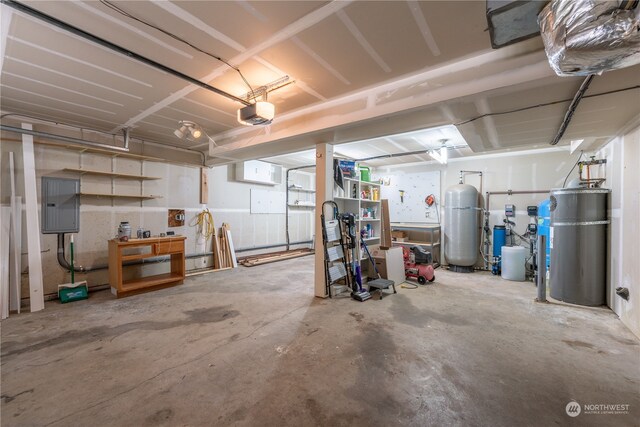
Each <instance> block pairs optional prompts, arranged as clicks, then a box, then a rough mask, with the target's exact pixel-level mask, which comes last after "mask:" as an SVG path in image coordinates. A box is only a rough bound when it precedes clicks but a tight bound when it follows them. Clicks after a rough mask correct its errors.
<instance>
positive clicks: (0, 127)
mask: <svg viewBox="0 0 640 427" xmlns="http://www.w3.org/2000/svg"><path fill="white" fill-rule="evenodd" d="M0 130H4V131H8V132H16V133H19V134H26V135H32V136H39V137H42V138H47V139H52V140H54V141H64V142H70V143H73V144H81V145H90V146H92V147H97V148H104V149H107V150H112V151H119V152H123V153H128V152H129V147H128V142H129V136H128V132H125V147H118V146H116V145H108V144H100V143H99V142H91V141H85V140H84V139H80V138H73V137H70V136H63V135H56V134H55V133H48V132H41V131H37V130H29V129H22V128H19V127H15V126H9V125H3V124H0Z"/></svg>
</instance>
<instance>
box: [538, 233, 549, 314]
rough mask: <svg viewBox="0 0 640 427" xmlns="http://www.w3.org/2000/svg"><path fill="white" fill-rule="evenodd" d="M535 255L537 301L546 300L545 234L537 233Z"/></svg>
mask: <svg viewBox="0 0 640 427" xmlns="http://www.w3.org/2000/svg"><path fill="white" fill-rule="evenodd" d="M537 252H538V253H537V255H536V264H537V269H536V274H537V279H538V280H537V282H536V286H538V297H537V298H536V301H537V302H547V280H546V279H547V236H545V235H544V234H538V251H537Z"/></svg>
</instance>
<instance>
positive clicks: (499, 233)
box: [491, 225, 507, 274]
mask: <svg viewBox="0 0 640 427" xmlns="http://www.w3.org/2000/svg"><path fill="white" fill-rule="evenodd" d="M506 243H507V229H506V228H505V226H504V225H494V226H493V257H494V258H497V259H500V257H501V256H502V247H503V246H504V245H505V244H506ZM501 264H502V261H498V262H497V263H495V264H493V266H492V267H491V272H492V273H493V274H500V271H501V270H502V265H501Z"/></svg>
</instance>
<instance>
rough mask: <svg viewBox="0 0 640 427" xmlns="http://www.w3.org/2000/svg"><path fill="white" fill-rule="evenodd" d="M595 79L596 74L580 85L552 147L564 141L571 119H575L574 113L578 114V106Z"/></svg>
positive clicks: (552, 142) (589, 76)
mask: <svg viewBox="0 0 640 427" xmlns="http://www.w3.org/2000/svg"><path fill="white" fill-rule="evenodd" d="M594 77H595V74H590V75H588V76H587V78H586V79H584V81H583V82H582V84H581V85H580V89H578V92H577V93H576V94H575V96H574V97H573V100H572V101H571V104H569V108H568V109H567V112H566V113H565V115H564V119H563V120H562V123H561V124H560V129H558V132H557V133H556V136H555V137H554V138H553V140H552V141H551V142H550V144H551V145H556V144H557V143H558V142H560V139H562V136H563V135H564V133H565V131H566V130H567V127H568V126H569V123H571V119H572V118H573V113H575V112H576V108H578V104H580V101H581V100H582V97H583V96H584V94H585V92H586V91H587V89H589V85H590V84H591V80H593V78H594Z"/></svg>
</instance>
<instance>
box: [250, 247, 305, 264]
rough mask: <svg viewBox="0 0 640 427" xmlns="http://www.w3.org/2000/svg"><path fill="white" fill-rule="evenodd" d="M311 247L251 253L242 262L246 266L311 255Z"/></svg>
mask: <svg viewBox="0 0 640 427" xmlns="http://www.w3.org/2000/svg"><path fill="white" fill-rule="evenodd" d="M311 254H313V250H311V249H295V250H292V251H281V252H271V253H268V254H260V255H250V256H246V257H243V258H242V259H241V260H240V264H242V265H244V266H245V267H253V266H256V265H262V264H268V263H270V262H276V261H284V260H285V259H291V258H298V257H301V256H306V255H311Z"/></svg>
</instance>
